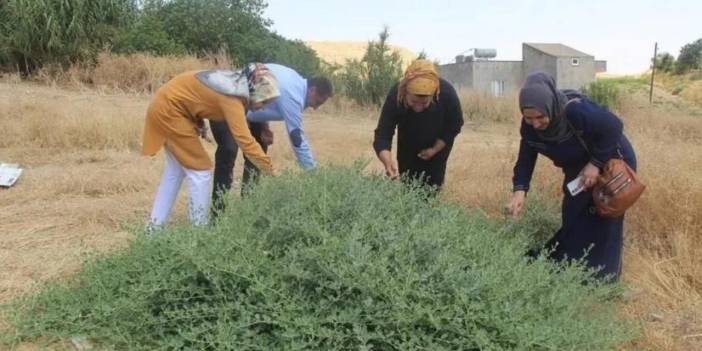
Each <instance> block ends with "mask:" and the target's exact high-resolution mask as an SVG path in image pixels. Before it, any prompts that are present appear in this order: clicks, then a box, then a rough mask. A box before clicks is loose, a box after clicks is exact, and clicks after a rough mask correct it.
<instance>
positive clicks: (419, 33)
mask: <svg viewBox="0 0 702 351" xmlns="http://www.w3.org/2000/svg"><path fill="white" fill-rule="evenodd" d="M265 16H266V17H268V18H270V19H271V20H273V22H274V23H273V29H274V30H275V31H277V32H278V33H279V34H281V35H283V36H285V37H287V38H292V39H300V40H360V41H367V40H370V39H375V38H377V33H378V32H379V31H380V30H381V29H382V27H383V25H388V26H389V27H390V35H391V36H390V42H391V43H393V44H397V45H402V46H405V47H407V48H409V49H411V50H413V51H415V52H419V51H421V50H424V51H426V52H427V54H428V55H429V57H430V58H433V59H438V60H439V61H441V62H442V63H445V62H450V61H452V60H453V57H454V56H456V55H457V54H459V53H461V52H463V51H465V50H467V49H470V48H494V49H497V59H498V60H520V59H521V48H522V46H521V43H522V42H543V43H555V42H558V43H563V44H565V45H568V46H571V47H573V48H575V49H577V50H580V51H583V52H586V53H588V54H590V55H594V56H595V58H596V59H602V60H607V61H608V71H609V72H611V73H638V72H641V71H644V70H646V69H647V68H648V66H649V63H650V58H651V56H652V55H653V45H654V42H656V41H657V42H658V46H659V51H667V52H670V53H671V54H673V55H674V56H677V55H678V53H679V52H680V48H681V47H682V46H683V45H685V44H687V43H689V42H692V41H694V40H697V39H699V38H702V0H695V1H693V0H656V1H649V0H639V1H634V0H621V1H617V0H611V1H604V0H581V1H552V0H542V1H527V0H523V1H519V0H504V1H499V0H494V1H468V0H463V1H451V0H425V1H412V0H406V1H395V0H315V1H312V0H269V1H268V9H267V10H266V12H265Z"/></svg>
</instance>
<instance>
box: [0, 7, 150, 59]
mask: <svg viewBox="0 0 702 351" xmlns="http://www.w3.org/2000/svg"><path fill="white" fill-rule="evenodd" d="M137 2H138V1H137V0H103V1H93V0H5V1H1V2H0V65H7V66H12V67H13V68H16V69H19V70H20V71H22V72H24V73H29V72H32V71H33V70H34V69H36V68H38V67H41V66H42V65H44V64H46V63H60V64H70V63H74V62H78V61H91V60H93V59H95V57H96V56H97V53H98V52H99V50H101V49H103V48H104V47H105V46H107V45H109V44H110V43H111V42H112V40H113V38H114V36H115V33H116V32H118V28H120V27H122V26H126V25H128V24H130V23H131V21H132V20H133V19H134V18H135V16H136V13H137V11H138V10H137Z"/></svg>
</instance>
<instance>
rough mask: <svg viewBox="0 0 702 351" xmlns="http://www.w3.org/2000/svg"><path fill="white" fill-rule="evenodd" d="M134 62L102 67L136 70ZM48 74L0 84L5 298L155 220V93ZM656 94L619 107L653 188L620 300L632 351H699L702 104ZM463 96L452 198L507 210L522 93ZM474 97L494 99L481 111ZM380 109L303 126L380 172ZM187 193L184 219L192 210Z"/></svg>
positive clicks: (177, 212) (317, 149)
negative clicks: (633, 331) (18, 172)
mask: <svg viewBox="0 0 702 351" xmlns="http://www.w3.org/2000/svg"><path fill="white" fill-rule="evenodd" d="M132 63H133V62H132ZM198 64H199V63H197V62H195V63H192V64H183V65H176V64H174V65H172V66H174V67H176V68H174V69H182V70H185V68H188V69H190V68H195V67H191V66H197V65H198ZM132 66H133V67H137V68H138V67H140V66H139V65H138V64H134V63H133V65H132ZM144 67H148V64H144ZM128 72H130V71H119V70H114V72H111V73H110V72H107V73H104V75H106V76H107V75H110V74H112V75H113V76H114V75H117V76H124V77H132V75H130V74H128ZM150 72H151V73H150ZM153 72H155V71H154V70H149V69H144V72H142V73H141V75H138V76H134V77H136V78H129V79H133V80H135V81H139V79H144V82H143V85H141V86H140V88H136V89H133V90H134V91H147V92H148V91H150V90H152V89H153V88H154V86H157V85H158V84H159V83H158V82H162V81H163V79H162V78H158V77H161V76H159V75H157V74H155V73H153ZM152 73H153V74H152ZM74 74H75V75H79V72H76V73H74ZM150 74H151V75H150ZM167 75H168V73H163V76H167ZM140 77H141V78H140ZM144 77H147V78H144ZM148 77H152V78H148ZM154 77H155V78H154ZM103 79H105V81H106V82H107V81H109V79H116V78H114V77H113V78H109V79H108V78H103ZM150 79H153V80H150ZM68 81H70V79H69V80H68ZM50 83H51V82H48V81H45V82H43V83H41V84H39V83H28V82H23V81H20V80H19V79H18V78H17V77H16V76H6V77H4V78H2V79H1V80H0V126H1V127H0V161H3V162H16V163H19V164H21V166H22V167H23V168H24V170H25V172H24V174H23V176H22V178H21V179H20V180H19V181H18V182H17V184H16V185H15V186H14V187H13V188H10V189H0V267H2V268H1V269H0V303H5V302H8V301H10V300H11V299H12V298H14V297H17V296H19V295H22V294H28V293H32V292H33V291H35V290H36V289H37V288H38V287H39V286H40V285H41V284H42V283H44V282H46V281H51V280H56V279H62V278H66V277H68V276H70V275H71V274H72V273H74V272H76V271H77V270H79V269H80V267H81V260H82V259H84V257H86V255H89V254H93V253H96V252H109V251H112V250H119V249H120V248H121V247H124V246H125V245H126V244H127V243H128V241H129V239H130V237H131V234H129V232H130V231H129V229H130V228H132V227H134V226H141V225H143V223H144V222H145V220H146V218H147V216H148V213H149V210H150V206H151V201H152V198H153V194H154V192H155V189H156V185H157V182H158V179H159V175H160V171H161V167H162V166H163V160H162V155H161V154H159V155H158V156H156V157H153V158H151V157H144V156H141V155H140V153H139V147H140V144H141V129H142V125H143V115H144V111H145V110H146V106H147V104H148V102H149V97H150V96H149V94H148V93H142V92H140V93H132V92H129V93H127V92H125V91H129V90H130V89H117V90H116V89H113V88H114V85H113V87H112V88H110V87H109V86H110V84H108V83H104V84H102V87H103V88H99V89H94V88H86V87H84V86H82V85H81V84H79V83H76V84H74V85H69V87H68V88H66V87H60V86H58V85H56V84H50ZM117 87H119V86H118V85H117ZM108 88H109V89H108ZM657 96H659V98H657V100H656V101H655V103H654V104H653V105H649V104H648V102H647V99H646V98H647V97H645V96H644V95H643V94H633V93H632V94H629V95H627V96H625V98H624V104H623V106H622V107H621V108H620V110H619V113H620V115H621V117H622V119H623V120H624V122H625V130H626V133H627V134H628V135H629V136H630V139H631V140H632V143H633V144H634V146H635V148H636V151H637V154H638V158H639V167H640V175H641V177H642V179H643V180H644V182H645V183H646V184H647V185H648V189H647V191H646V193H645V194H644V196H643V198H642V199H641V200H640V202H639V203H638V204H637V205H636V207H635V208H634V209H633V210H632V211H630V213H628V214H627V221H626V227H625V228H626V229H625V230H626V247H625V262H624V281H625V282H626V284H627V285H628V286H629V287H630V289H629V292H628V293H627V298H626V299H625V302H624V303H623V304H622V306H621V313H623V314H624V315H626V316H627V317H628V318H631V319H633V320H636V321H639V322H640V324H641V327H642V336H641V338H640V339H638V340H637V341H636V342H634V343H632V344H630V345H622V350H672V351H677V350H700V349H702V215H701V214H702V179H700V177H698V176H697V173H698V172H699V171H700V170H702V112H700V110H699V109H695V108H692V107H689V106H688V105H687V104H685V103H684V102H681V101H680V100H678V98H677V97H674V96H669V95H665V94H664V93H663V92H657ZM462 100H463V104H464V105H465V106H464V107H465V109H466V111H471V112H470V116H472V117H471V118H470V119H469V120H467V123H466V126H465V127H464V130H463V132H462V134H461V135H460V136H459V137H458V138H457V140H456V145H455V148H454V151H453V154H452V157H451V159H450V162H449V170H448V175H447V182H446V188H445V191H444V194H443V196H444V198H445V201H457V202H460V203H461V204H464V205H465V206H471V207H480V208H482V209H484V211H485V212H486V213H487V214H488V215H491V216H500V215H501V209H502V206H503V205H504V204H505V203H506V202H507V200H508V199H509V195H510V187H511V186H510V179H511V169H512V165H513V162H514V160H515V157H516V151H517V146H518V141H519V133H518V123H519V119H518V118H519V117H518V114H517V111H516V108H515V106H514V104H515V101H514V100H513V99H511V98H510V99H494V98H488V97H486V96H482V95H478V94H475V93H470V92H463V93H462ZM478 105H480V106H486V107H482V108H480V109H475V108H473V107H474V106H478ZM481 111H482V112H481ZM376 119H377V111H375V110H373V109H362V108H358V107H355V106H353V105H352V104H350V103H348V102H346V101H344V100H341V99H338V98H335V99H334V100H332V101H330V102H329V103H327V104H326V105H324V106H323V107H322V108H320V109H319V110H318V111H313V112H312V111H310V112H307V113H306V115H305V130H306V132H307V134H308V136H309V140H310V142H311V145H312V149H313V151H314V153H315V156H316V157H317V158H318V159H319V160H320V161H321V162H322V163H343V164H348V163H351V162H353V161H354V160H356V159H359V158H367V159H368V160H370V163H369V165H368V171H369V172H375V171H380V169H381V168H380V165H379V163H378V162H377V161H376V160H375V158H374V154H373V152H372V149H371V142H372V135H373V129H374V128H375V123H376ZM274 131H276V138H277V139H276V141H275V144H274V145H273V147H272V149H271V155H272V157H273V160H274V164H275V165H276V167H277V168H290V169H296V167H297V166H296V164H295V160H294V156H293V154H292V152H291V151H290V148H289V146H288V144H287V143H288V141H287V140H286V139H285V138H284V132H283V127H282V126H281V125H279V124H278V125H275V124H274ZM208 148H209V149H210V150H211V151H213V149H214V148H213V147H212V145H208ZM237 166H238V167H237V170H235V172H236V178H237V179H239V178H240V174H241V173H240V169H239V167H240V165H237ZM560 180H561V175H560V174H559V172H558V171H557V170H556V169H555V168H554V167H553V166H552V165H551V164H550V162H548V161H547V160H545V159H543V158H542V159H540V161H539V164H538V168H537V175H536V177H535V182H536V183H537V184H538V185H539V187H538V188H539V189H543V190H541V191H542V192H544V195H546V196H549V197H553V198H558V197H559V196H560V193H559V192H560V185H559V184H560ZM184 193H185V189H183V192H182V193H181V196H180V199H179V203H178V205H177V206H176V208H175V209H174V220H182V219H183V218H184V212H185V211H184V205H185V201H184V198H185V194H184ZM1 323H2V319H0V324H1ZM65 347H66V346H65V345H49V346H48V348H49V349H57V350H61V349H64V348H65ZM36 348H38V345H37V344H28V345H21V346H19V347H17V348H16V349H18V350H33V349H36Z"/></svg>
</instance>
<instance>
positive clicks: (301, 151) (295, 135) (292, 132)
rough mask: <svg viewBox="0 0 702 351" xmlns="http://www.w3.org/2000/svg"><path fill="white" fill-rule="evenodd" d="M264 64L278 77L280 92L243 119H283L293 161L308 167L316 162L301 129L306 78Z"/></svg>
mask: <svg viewBox="0 0 702 351" xmlns="http://www.w3.org/2000/svg"><path fill="white" fill-rule="evenodd" d="M266 67H268V69H270V70H271V72H272V73H273V75H274V76H275V78H276V79H277V80H278V89H279V90H280V96H278V97H277V98H275V99H274V100H273V101H272V102H271V103H269V104H266V106H265V107H264V108H262V109H261V110H258V111H256V112H249V113H248V114H247V115H246V119H248V120H249V121H251V122H269V121H284V122H285V127H286V129H287V131H288V137H289V139H290V145H291V146H292V148H293V151H295V156H296V157H297V162H298V163H299V164H300V166H301V167H302V168H304V169H312V168H314V167H315V166H316V162H315V160H314V156H313V155H312V150H310V145H309V143H308V142H307V138H306V137H305V133H304V132H303V130H302V111H304V110H305V101H306V98H307V80H306V79H304V78H302V76H300V75H299V74H298V73H297V72H295V71H294V70H292V69H290V68H288V67H285V66H281V65H278V64H274V63H267V64H266Z"/></svg>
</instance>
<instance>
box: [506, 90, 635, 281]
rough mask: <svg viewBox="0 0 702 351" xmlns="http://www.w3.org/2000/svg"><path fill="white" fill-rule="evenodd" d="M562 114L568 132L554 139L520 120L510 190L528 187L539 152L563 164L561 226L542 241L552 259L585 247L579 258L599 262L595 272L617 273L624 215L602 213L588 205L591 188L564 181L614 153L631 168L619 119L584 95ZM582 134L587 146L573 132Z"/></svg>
mask: <svg viewBox="0 0 702 351" xmlns="http://www.w3.org/2000/svg"><path fill="white" fill-rule="evenodd" d="M565 116H566V118H567V119H568V121H570V123H571V125H572V128H571V130H572V131H573V133H570V135H568V136H566V137H564V138H563V139H561V140H558V141H544V140H542V139H541V138H539V136H538V135H537V134H536V131H535V130H534V128H532V127H531V126H529V125H528V124H526V123H525V122H524V121H522V126H521V131H520V132H521V136H522V140H521V142H520V145H519V157H518V159H517V162H516V164H515V166H514V177H513V180H512V181H513V185H514V190H515V191H516V190H525V191H526V190H528V189H529V183H530V181H531V176H532V173H533V171H534V166H535V164H536V159H537V156H538V155H539V154H541V155H544V156H546V157H548V158H549V159H551V160H552V161H553V163H554V165H555V166H556V167H559V168H561V169H562V170H563V174H564V179H563V186H562V189H563V193H564V196H563V204H562V206H561V220H562V225H561V228H560V229H559V230H558V231H557V232H556V234H555V235H554V236H553V238H551V240H550V241H549V242H548V243H547V244H546V245H547V247H554V246H555V251H554V252H553V254H552V258H554V259H556V260H563V259H579V258H582V257H583V256H584V255H585V253H586V252H587V250H588V249H589V252H588V253H587V256H586V257H585V260H586V262H587V264H588V266H590V267H596V268H601V270H600V272H599V274H598V276H599V277H604V276H605V275H610V274H611V275H613V276H614V278H615V279H618V278H619V274H620V272H621V258H622V245H623V229H624V227H623V225H624V217H623V216H622V217H619V218H603V217H600V216H598V215H597V214H596V213H595V211H594V204H593V200H592V191H591V190H589V191H583V192H581V193H579V194H578V195H576V196H571V195H570V193H569V192H568V190H567V188H566V184H567V183H568V182H570V181H571V180H573V179H575V178H576V177H577V176H578V175H579V174H580V171H581V170H582V169H583V167H585V165H586V164H587V163H588V162H592V163H593V164H594V165H596V166H598V167H602V166H603V165H604V163H605V162H607V161H608V160H609V159H611V158H614V157H623V159H624V161H625V162H626V163H627V164H629V166H630V167H631V168H632V169H636V155H635V153H634V149H633V148H632V146H631V144H630V143H629V140H628V139H627V138H626V137H625V136H624V134H623V133H622V131H623V125H622V122H621V120H619V118H618V117H617V116H615V115H614V114H613V113H611V112H610V111H609V110H607V109H606V108H603V107H601V106H599V105H597V104H595V103H593V102H592V101H590V100H588V99H587V98H584V97H583V98H581V99H580V100H579V101H574V102H571V103H570V104H568V106H567V107H566V113H565ZM576 133H577V134H578V135H580V137H581V139H582V140H584V142H585V144H586V145H587V148H588V150H586V149H585V147H584V146H583V145H582V143H581V142H580V140H578V137H577V135H576Z"/></svg>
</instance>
